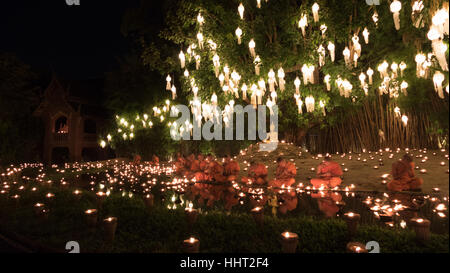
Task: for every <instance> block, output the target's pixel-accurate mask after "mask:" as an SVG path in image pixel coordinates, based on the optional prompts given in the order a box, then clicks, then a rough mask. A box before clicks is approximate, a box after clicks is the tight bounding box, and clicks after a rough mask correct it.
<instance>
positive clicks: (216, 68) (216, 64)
mask: <svg viewBox="0 0 450 273" xmlns="http://www.w3.org/2000/svg"><path fill="white" fill-rule="evenodd" d="M213 64H214V72H215V74H216V77H219V72H220V57H219V56H218V55H217V54H215V55H214V57H213Z"/></svg>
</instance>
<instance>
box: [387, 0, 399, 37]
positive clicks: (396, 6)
mask: <svg viewBox="0 0 450 273" xmlns="http://www.w3.org/2000/svg"><path fill="white" fill-rule="evenodd" d="M390 8H391V12H392V13H393V14H394V23H395V29H396V30H399V29H400V10H401V9H402V2H400V1H398V0H394V2H392V4H391V7H390Z"/></svg>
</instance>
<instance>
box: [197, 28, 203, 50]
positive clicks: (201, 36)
mask: <svg viewBox="0 0 450 273" xmlns="http://www.w3.org/2000/svg"><path fill="white" fill-rule="evenodd" d="M197 40H198V47H199V48H200V49H203V34H202V33H201V32H199V33H197Z"/></svg>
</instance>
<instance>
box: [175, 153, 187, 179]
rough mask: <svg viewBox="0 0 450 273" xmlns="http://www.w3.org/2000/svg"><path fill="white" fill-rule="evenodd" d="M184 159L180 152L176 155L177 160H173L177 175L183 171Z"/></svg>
mask: <svg viewBox="0 0 450 273" xmlns="http://www.w3.org/2000/svg"><path fill="white" fill-rule="evenodd" d="M185 164H186V160H185V159H184V157H183V156H182V155H181V154H178V155H177V161H176V162H175V173H176V174H177V175H183V174H184V172H185Z"/></svg>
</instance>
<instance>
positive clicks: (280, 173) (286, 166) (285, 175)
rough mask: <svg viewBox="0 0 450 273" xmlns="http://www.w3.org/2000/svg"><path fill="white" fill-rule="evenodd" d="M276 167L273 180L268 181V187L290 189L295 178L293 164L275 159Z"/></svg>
mask: <svg viewBox="0 0 450 273" xmlns="http://www.w3.org/2000/svg"><path fill="white" fill-rule="evenodd" d="M277 163H278V167H277V170H276V172H275V177H276V178H275V179H274V180H272V181H270V183H269V184H270V186H272V187H277V188H281V187H282V186H283V185H284V186H285V187H290V186H292V185H293V184H294V183H295V176H296V175H297V169H296V168H295V164H294V163H292V162H289V161H286V160H284V159H282V158H281V157H279V158H278V159H277Z"/></svg>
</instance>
